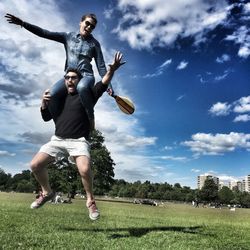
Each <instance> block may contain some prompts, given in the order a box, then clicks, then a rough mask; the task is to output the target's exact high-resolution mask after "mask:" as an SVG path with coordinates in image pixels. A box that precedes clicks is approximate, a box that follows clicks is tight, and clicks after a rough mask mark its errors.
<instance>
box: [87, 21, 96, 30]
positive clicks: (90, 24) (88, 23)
mask: <svg viewBox="0 0 250 250" xmlns="http://www.w3.org/2000/svg"><path fill="white" fill-rule="evenodd" d="M85 24H86V25H87V26H90V28H91V29H92V30H93V29H94V28H95V25H94V24H92V23H90V22H89V21H85Z"/></svg>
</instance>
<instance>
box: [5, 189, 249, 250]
mask: <svg viewBox="0 0 250 250" xmlns="http://www.w3.org/2000/svg"><path fill="white" fill-rule="evenodd" d="M33 199H34V196H33V195H31V194H15V193H0V249H1V250H2V249H11V250H13V249H25V250H26V249H78V250H81V249H94V250H99V249H109V250H112V249H121V250H123V249H124V250H125V249H130V250H132V249H150V250H151V249H174V250H182V249H183V250H188V249H199V250H204V249H220V250H227V249H228V250H234V249H235V250H240V249H246V250H247V249H250V209H236V211H235V212H232V211H230V210H228V209H221V210H220V209H212V208H193V207H191V206H190V205H181V204H171V203H168V204H166V205H165V206H164V207H151V206H146V205H134V204H129V203H119V202H107V201H106V202H105V201H99V202H98V203H97V204H98V207H99V209H100V211H101V218H100V220H98V221H95V222H92V221H90V219H89V218H88V214H87V209H86V208H85V201H83V200H80V199H76V200H73V204H60V205H55V204H50V203H49V204H46V205H45V206H44V207H42V208H41V209H38V210H31V209H30V208H29V206H30V203H31V201H32V200H33Z"/></svg>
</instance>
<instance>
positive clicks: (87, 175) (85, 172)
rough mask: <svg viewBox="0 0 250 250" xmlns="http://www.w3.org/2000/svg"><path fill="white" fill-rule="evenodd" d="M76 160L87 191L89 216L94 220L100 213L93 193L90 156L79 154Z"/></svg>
mask: <svg viewBox="0 0 250 250" xmlns="http://www.w3.org/2000/svg"><path fill="white" fill-rule="evenodd" d="M75 162H76V165H77V168H78V171H79V173H80V176H81V179H82V184H83V186H84V189H85V192H86V196H87V202H86V206H87V207H88V209H89V217H90V219H92V220H96V219H98V218H99V216H100V213H99V211H98V210H97V207H96V204H95V199H94V195H93V178H92V171H91V167H90V161H89V158H88V157H87V156H77V157H75Z"/></svg>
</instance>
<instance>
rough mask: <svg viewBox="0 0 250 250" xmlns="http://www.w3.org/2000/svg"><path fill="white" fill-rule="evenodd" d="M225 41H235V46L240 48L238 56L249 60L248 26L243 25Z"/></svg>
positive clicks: (249, 38) (249, 36)
mask: <svg viewBox="0 0 250 250" xmlns="http://www.w3.org/2000/svg"><path fill="white" fill-rule="evenodd" d="M225 40H227V41H233V42H234V43H235V44H238V45H239V47H240V48H239V51H238V56H239V57H242V58H248V56H249V55H250V34H249V28H248V27H247V26H245V25H242V26H241V27H239V29H238V30H236V31H234V32H233V33H232V34H231V35H228V36H227V37H226V38H225Z"/></svg>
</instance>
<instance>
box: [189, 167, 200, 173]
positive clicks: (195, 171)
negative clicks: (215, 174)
mask: <svg viewBox="0 0 250 250" xmlns="http://www.w3.org/2000/svg"><path fill="white" fill-rule="evenodd" d="M191 172H194V173H199V172H201V170H200V169H195V168H192V169H191Z"/></svg>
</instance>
